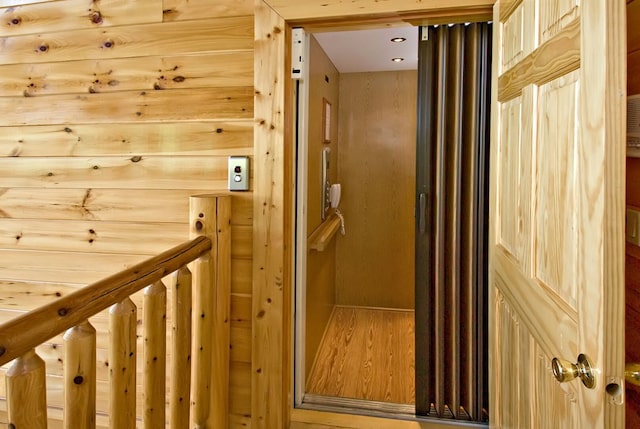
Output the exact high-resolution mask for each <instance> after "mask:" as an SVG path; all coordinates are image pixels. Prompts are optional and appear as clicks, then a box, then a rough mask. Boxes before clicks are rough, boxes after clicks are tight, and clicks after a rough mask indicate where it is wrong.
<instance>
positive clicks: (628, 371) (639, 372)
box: [624, 362, 640, 386]
mask: <svg viewBox="0 0 640 429" xmlns="http://www.w3.org/2000/svg"><path fill="white" fill-rule="evenodd" d="M624 379H625V380H627V383H631V384H635V385H636V386H640V363H637V362H636V363H628V364H627V365H625V367H624Z"/></svg>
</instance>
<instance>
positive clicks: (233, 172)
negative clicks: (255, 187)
mask: <svg viewBox="0 0 640 429" xmlns="http://www.w3.org/2000/svg"><path fill="white" fill-rule="evenodd" d="M229 190H230V191H248V190H249V157H248V156H230V157H229Z"/></svg>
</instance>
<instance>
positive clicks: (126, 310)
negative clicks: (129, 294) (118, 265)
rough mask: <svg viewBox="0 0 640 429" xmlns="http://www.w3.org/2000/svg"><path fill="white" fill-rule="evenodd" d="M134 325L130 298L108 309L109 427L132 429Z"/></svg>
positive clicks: (134, 414)
mask: <svg viewBox="0 0 640 429" xmlns="http://www.w3.org/2000/svg"><path fill="white" fill-rule="evenodd" d="M136 323H137V309H136V306H135V304H134V303H133V301H131V298H126V299H125V300H124V301H122V302H120V303H118V304H114V305H112V306H111V308H110V309H109V335H110V345H109V378H110V380H111V389H110V401H109V427H110V428H111V429H135V428H136Z"/></svg>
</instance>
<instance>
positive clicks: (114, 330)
mask: <svg viewBox="0 0 640 429" xmlns="http://www.w3.org/2000/svg"><path fill="white" fill-rule="evenodd" d="M189 201H190V210H189V224H190V230H189V236H190V241H186V242H184V243H182V244H180V245H178V246H175V247H173V248H172V249H169V250H167V251H165V252H163V253H161V254H159V255H157V256H154V257H151V258H148V259H147V260H145V261H143V262H140V263H138V264H135V265H133V266H132V267H130V268H127V269H124V270H122V271H120V272H119V273H117V274H114V275H112V276H109V277H107V278H104V279H102V280H100V281H98V282H95V283H93V284H91V285H89V286H86V287H84V288H82V289H79V290H77V291H75V292H73V293H71V294H69V295H67V296H64V297H61V298H59V299H57V300H55V301H53V302H51V303H50V304H47V305H44V306H42V307H39V308H37V309H35V310H32V311H30V312H28V313H25V314H23V315H20V316H18V317H16V318H15V319H13V320H11V321H9V322H6V323H4V324H2V325H0V365H4V364H6V363H8V362H10V361H13V365H12V366H11V367H10V368H9V369H8V370H7V372H6V377H5V382H6V392H7V397H6V400H7V416H8V419H9V427H14V428H16V429H26V428H29V429H46V428H47V424H48V419H49V418H48V411H47V403H46V382H47V375H46V365H45V362H44V361H43V360H42V359H41V358H40V357H39V356H38V355H37V353H36V348H37V347H39V346H41V345H42V344H44V343H45V342H46V341H49V340H50V339H51V338H54V337H56V336H57V335H59V334H62V333H64V336H63V347H64V353H65V357H64V362H65V363H64V370H63V379H64V386H63V394H64V409H63V422H62V423H63V427H64V428H65V429H95V428H96V410H97V408H96V386H97V380H96V330H95V328H94V327H93V326H92V325H91V323H90V321H89V319H90V318H92V317H93V316H95V315H97V314H100V313H102V312H103V311H104V310H106V309H107V308H109V315H108V319H109V328H108V337H109V345H108V347H107V348H108V351H109V357H108V361H107V362H108V363H107V365H108V367H109V380H108V382H109V395H108V399H109V409H108V411H107V412H108V418H109V428H110V429H135V428H136V427H137V426H138V423H139V422H142V426H143V427H144V428H145V429H155V428H157V427H160V426H165V424H166V423H167V421H166V419H167V415H169V416H170V421H169V422H168V423H170V425H171V428H173V429H188V428H189V427H194V428H195V427H198V428H200V427H228V426H229V353H230V352H229V349H230V323H229V322H230V308H231V304H230V297H231V197H230V196H229V195H196V196H192V197H190V199H189ZM165 282H166V283H165ZM142 289H145V290H144V295H143V299H142V307H141V308H142V310H143V311H142V315H143V317H142V320H141V322H142V326H141V332H142V337H141V338H138V336H137V325H138V323H139V322H140V321H139V320H138V316H137V314H138V307H137V306H136V304H135V303H134V302H133V301H132V300H131V296H132V295H133V294H135V293H137V292H139V291H141V290H142ZM168 319H169V320H170V321H171V324H170V328H171V330H170V331H168V326H167V325H168ZM139 340H140V341H139ZM167 346H168V347H167ZM140 353H142V361H143V362H141V363H142V366H141V368H138V364H137V362H138V359H137V357H138V356H140ZM167 353H169V355H167ZM168 356H170V357H171V358H170V359H167V357H168ZM168 361H169V362H168ZM167 363H170V365H167ZM139 370H140V373H141V375H142V385H141V386H139V382H138V380H137V374H138V371H139ZM167 380H169V381H170V382H171V388H170V389H169V391H170V393H168V392H167V389H166V384H165V382H166V381H167ZM139 387H141V388H142V391H141V393H142V395H141V396H140V395H138V393H139V391H138V389H139ZM138 398H140V399H138ZM25 410H28V412H27V411H25ZM140 410H141V411H140ZM140 412H141V414H140Z"/></svg>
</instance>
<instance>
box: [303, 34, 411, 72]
mask: <svg viewBox="0 0 640 429" xmlns="http://www.w3.org/2000/svg"><path fill="white" fill-rule="evenodd" d="M313 36H314V37H315V38H316V40H318V43H320V46H322V49H323V50H324V51H325V52H326V53H327V55H328V56H329V58H331V61H332V62H333V64H334V65H335V66H336V68H337V69H338V71H339V72H340V73H358V72H377V71H394V70H415V69H417V68H418V27H409V26H407V27H395V28H383V29H375V30H358V31H340V32H330V33H314V35H313ZM394 37H404V38H405V39H407V40H406V41H404V42H402V43H394V42H392V41H391V39H392V38H394ZM392 58H404V61H402V62H393V61H391V59H392Z"/></svg>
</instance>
